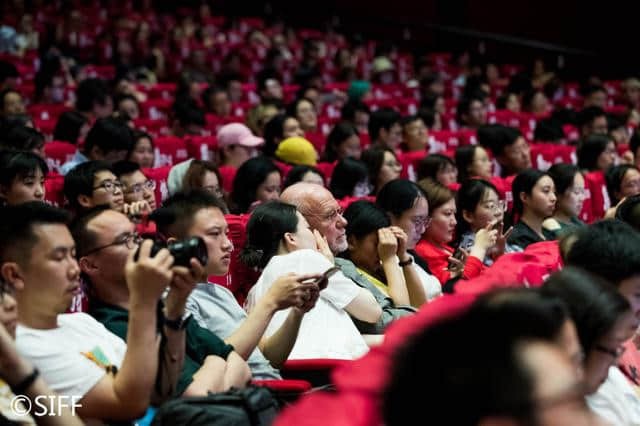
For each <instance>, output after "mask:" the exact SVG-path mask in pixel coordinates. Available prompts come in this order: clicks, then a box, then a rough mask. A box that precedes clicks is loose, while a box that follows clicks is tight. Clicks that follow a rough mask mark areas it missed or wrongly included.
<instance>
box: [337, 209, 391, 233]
mask: <svg viewBox="0 0 640 426" xmlns="http://www.w3.org/2000/svg"><path fill="white" fill-rule="evenodd" d="M343 216H344V218H345V219H346V220H347V227H346V228H345V231H346V234H347V237H350V236H354V237H355V238H356V239H358V240H360V239H362V238H364V237H366V236H367V235H369V234H371V233H372V232H377V231H378V229H381V228H387V227H389V226H391V221H390V220H389V216H387V213H386V212H385V211H384V209H383V208H382V207H380V206H378V205H376V204H375V203H372V202H371V201H366V200H358V201H355V202H353V203H351V204H349V207H347V209H346V210H345V211H344V215H343Z"/></svg>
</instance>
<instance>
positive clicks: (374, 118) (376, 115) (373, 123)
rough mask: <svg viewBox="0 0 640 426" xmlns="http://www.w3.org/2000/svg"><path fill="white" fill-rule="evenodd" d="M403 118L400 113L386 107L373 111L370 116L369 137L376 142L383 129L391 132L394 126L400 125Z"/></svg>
mask: <svg viewBox="0 0 640 426" xmlns="http://www.w3.org/2000/svg"><path fill="white" fill-rule="evenodd" d="M401 118H402V116H401V115H400V113H398V112H397V111H396V110H395V109H392V108H388V107H385V108H380V109H377V110H375V111H373V112H372V113H371V115H370V116H369V125H368V129H369V137H371V140H372V141H375V140H376V139H378V137H379V136H380V130H381V129H385V130H386V131H389V130H390V129H391V128H392V127H393V125H394V124H396V123H397V124H400V119H401Z"/></svg>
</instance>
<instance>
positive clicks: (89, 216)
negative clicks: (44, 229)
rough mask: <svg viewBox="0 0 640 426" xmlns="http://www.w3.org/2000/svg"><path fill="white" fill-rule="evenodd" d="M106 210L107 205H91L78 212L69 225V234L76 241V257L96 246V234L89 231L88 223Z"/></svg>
mask: <svg viewBox="0 0 640 426" xmlns="http://www.w3.org/2000/svg"><path fill="white" fill-rule="evenodd" d="M107 210H111V208H110V207H109V206H108V205H101V206H96V207H92V208H90V209H88V210H85V211H83V212H81V213H80V214H78V215H77V216H76V217H75V218H74V219H73V221H72V222H71V224H70V225H69V229H70V231H71V236H72V237H73V241H74V242H75V243H76V258H77V259H79V258H81V257H82V256H84V255H86V254H87V253H88V252H90V251H91V250H93V249H94V248H96V245H97V242H98V235H97V234H96V233H95V232H93V231H90V230H89V227H88V225H89V222H91V221H92V220H93V219H94V218H96V217H97V216H99V215H101V214H102V213H103V212H105V211H107Z"/></svg>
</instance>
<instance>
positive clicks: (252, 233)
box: [240, 201, 298, 268]
mask: <svg viewBox="0 0 640 426" xmlns="http://www.w3.org/2000/svg"><path fill="white" fill-rule="evenodd" d="M297 228H298V216H297V215H296V208H295V206H293V205H291V204H287V203H283V202H282V201H269V202H266V203H264V204H261V205H259V206H258V207H256V209H255V210H254V211H253V213H252V214H251V218H250V219H249V223H247V241H246V243H245V246H244V248H243V249H242V252H241V253H240V261H241V262H243V263H244V264H246V265H247V266H250V267H252V268H255V267H257V268H264V267H265V266H266V265H267V263H269V260H271V258H272V257H273V256H275V254H276V253H277V252H278V247H279V246H280V241H282V238H283V237H284V234H286V233H287V232H296V229H297Z"/></svg>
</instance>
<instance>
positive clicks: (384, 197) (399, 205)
mask: <svg viewBox="0 0 640 426" xmlns="http://www.w3.org/2000/svg"><path fill="white" fill-rule="evenodd" d="M418 198H424V199H425V200H426V199H427V194H425V192H424V191H423V190H422V188H420V187H419V186H418V185H416V184H415V183H413V182H411V181H409V180H406V179H395V180H392V181H391V182H387V184H386V185H385V186H383V187H382V189H380V192H378V196H377V197H376V204H378V205H379V206H380V207H382V209H383V210H384V211H386V212H387V213H389V214H392V215H393V216H394V217H395V218H399V217H400V216H402V215H403V214H404V212H406V211H407V210H409V209H411V208H412V207H413V206H415V205H416V202H417V201H418Z"/></svg>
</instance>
